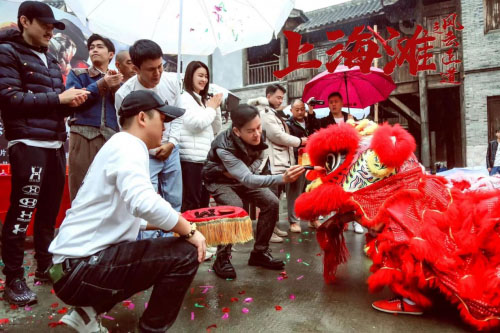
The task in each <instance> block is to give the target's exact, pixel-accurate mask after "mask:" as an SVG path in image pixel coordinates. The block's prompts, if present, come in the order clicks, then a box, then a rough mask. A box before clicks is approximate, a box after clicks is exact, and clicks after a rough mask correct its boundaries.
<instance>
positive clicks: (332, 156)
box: [325, 152, 346, 174]
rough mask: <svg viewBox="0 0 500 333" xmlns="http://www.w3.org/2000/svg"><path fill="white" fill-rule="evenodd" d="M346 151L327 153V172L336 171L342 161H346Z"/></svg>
mask: <svg viewBox="0 0 500 333" xmlns="http://www.w3.org/2000/svg"><path fill="white" fill-rule="evenodd" d="M345 156H346V154H345V153H342V152H337V153H329V154H328V155H326V160H325V169H326V171H327V174H329V173H331V172H333V171H335V169H337V168H338V167H339V166H340V165H341V164H342V163H344V161H345Z"/></svg>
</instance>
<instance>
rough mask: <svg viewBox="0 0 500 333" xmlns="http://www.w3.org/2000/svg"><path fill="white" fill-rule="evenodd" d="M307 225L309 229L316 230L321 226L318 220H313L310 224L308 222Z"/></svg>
mask: <svg viewBox="0 0 500 333" xmlns="http://www.w3.org/2000/svg"><path fill="white" fill-rule="evenodd" d="M308 225H309V228H313V229H318V228H319V226H320V225H321V222H320V221H319V220H314V221H312V222H309V223H308Z"/></svg>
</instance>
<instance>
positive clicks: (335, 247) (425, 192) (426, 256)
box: [295, 125, 500, 330]
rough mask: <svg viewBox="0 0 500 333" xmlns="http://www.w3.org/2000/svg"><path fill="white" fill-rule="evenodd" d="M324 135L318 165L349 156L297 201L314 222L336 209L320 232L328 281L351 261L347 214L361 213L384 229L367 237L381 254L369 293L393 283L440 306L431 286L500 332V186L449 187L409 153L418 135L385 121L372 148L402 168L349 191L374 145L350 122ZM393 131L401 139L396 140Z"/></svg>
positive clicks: (374, 253) (372, 252) (471, 319)
mask: <svg viewBox="0 0 500 333" xmlns="http://www.w3.org/2000/svg"><path fill="white" fill-rule="evenodd" d="M315 135H316V136H313V137H312V138H311V143H312V145H311V146H309V143H308V146H307V150H308V153H309V155H310V157H311V161H312V162H313V163H312V164H313V165H322V163H324V160H325V158H326V155H328V154H329V153H336V152H339V151H341V150H344V151H346V152H347V157H348V158H346V161H345V162H344V164H342V165H341V166H340V167H339V168H338V170H336V171H335V172H332V173H331V174H330V175H326V174H320V173H318V172H316V173H315V174H313V175H312V176H319V177H321V180H322V185H320V186H319V187H317V188H315V189H314V190H312V191H311V192H307V193H304V194H302V195H301V196H299V198H298V199H297V201H296V203H295V210H296V213H297V215H298V216H299V217H301V218H305V219H312V218H314V217H317V216H318V215H328V214H330V213H332V212H333V211H335V212H337V214H336V215H335V216H334V218H332V219H330V220H329V221H327V222H326V223H324V224H323V225H322V226H321V228H319V229H318V234H317V237H318V241H319V243H320V246H321V248H322V249H323V250H324V252H325V256H324V277H325V281H326V282H332V281H333V280H334V278H335V273H336V270H337V267H338V265H339V264H341V263H343V262H345V260H347V249H346V248H345V242H344V240H343V235H342V230H343V228H344V224H345V221H344V220H345V219H344V218H343V214H344V213H348V212H351V211H352V212H354V213H355V215H356V216H357V218H358V219H359V221H360V222H361V223H362V224H363V225H364V226H366V227H369V228H376V229H377V230H378V231H379V233H378V234H376V236H374V237H368V239H367V246H368V252H367V254H368V256H369V257H370V258H371V259H372V260H373V265H372V267H371V268H370V270H371V272H372V273H373V274H372V275H371V276H370V277H369V279H368V285H369V289H370V291H378V290H380V289H382V288H383V287H386V286H387V287H389V288H390V289H391V290H392V291H393V292H394V293H396V294H398V295H400V296H403V297H407V298H409V299H411V300H413V301H414V302H416V303H417V304H418V305H419V306H422V307H427V306H430V305H431V304H432V303H431V302H432V301H431V299H429V298H428V297H427V295H426V292H427V290H428V289H429V288H437V289H439V290H440V291H441V292H442V293H443V294H444V295H446V296H447V298H448V299H449V300H450V301H451V302H452V303H454V304H456V305H457V307H458V309H459V310H460V314H461V316H462V318H463V319H464V321H466V322H467V323H469V324H471V325H473V326H474V327H475V328H476V329H477V330H485V329H498V328H499V326H500V190H496V189H495V190H492V189H482V190H480V191H470V190H467V189H469V188H470V185H469V184H466V183H456V184H453V185H454V187H452V188H450V184H448V183H447V181H446V180H445V179H444V178H442V177H437V176H432V175H426V174H424V173H423V171H422V168H421V165H420V164H419V163H418V161H417V160H416V158H415V156H414V155H413V154H412V152H411V150H410V148H412V147H413V144H412V140H409V139H408V135H409V134H408V133H406V132H405V131H404V130H403V129H401V128H399V127H395V128H393V127H390V126H388V125H384V126H382V127H381V129H380V128H379V130H378V131H377V132H375V134H374V136H373V137H372V142H371V144H370V148H371V149H373V151H375V152H376V154H377V156H378V157H379V160H380V161H381V162H382V163H384V164H386V165H392V166H393V167H395V168H396V172H397V173H396V174H395V175H392V176H390V177H387V178H384V179H382V180H380V181H378V182H376V183H374V184H371V185H368V186H366V187H364V188H362V189H360V190H357V191H354V192H346V191H344V189H343V186H342V184H343V181H344V178H342V175H343V174H345V173H346V172H349V170H350V168H351V166H352V165H353V164H354V163H357V162H358V160H357V159H356V157H357V156H360V154H361V153H362V152H363V151H365V150H364V149H366V147H362V141H359V139H358V140H357V144H359V145H360V146H359V147H353V143H354V142H356V137H355V136H353V135H350V131H349V129H348V128H347V127H345V126H341V125H340V126H339V125H334V126H331V127H329V128H327V129H326V130H323V131H320V132H319V133H318V134H315ZM391 136H394V137H396V143H395V144H394V143H393V142H392V140H391ZM336 141H340V142H336ZM349 156H351V159H349ZM352 156H353V157H352ZM339 170H340V171H339ZM337 172H338V173H337ZM344 216H347V215H344Z"/></svg>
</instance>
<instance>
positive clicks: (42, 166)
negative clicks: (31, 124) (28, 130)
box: [2, 143, 66, 282]
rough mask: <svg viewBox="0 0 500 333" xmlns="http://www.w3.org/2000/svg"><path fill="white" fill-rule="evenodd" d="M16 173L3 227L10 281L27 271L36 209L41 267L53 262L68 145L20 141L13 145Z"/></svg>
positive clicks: (11, 152) (4, 256)
mask: <svg viewBox="0 0 500 333" xmlns="http://www.w3.org/2000/svg"><path fill="white" fill-rule="evenodd" d="M9 160H10V165H11V173H12V192H11V194H10V206H9V210H8V212H7V216H6V218H5V223H4V225H3V228H2V260H3V262H4V264H5V267H4V269H3V273H4V274H5V276H6V279H7V282H9V281H11V280H13V279H14V278H17V277H19V278H22V277H23V275H24V269H23V259H24V241H25V238H26V230H27V229H28V224H29V222H30V220H31V217H32V215H33V213H34V212H35V209H36V215H35V228H34V241H35V259H36V261H37V268H38V270H41V271H43V270H45V269H47V268H48V267H49V265H50V264H51V263H52V254H50V253H49V252H48V248H49V245H50V243H51V242H52V239H53V238H54V227H55V223H56V218H57V214H58V213H59V207H60V205H61V198H62V194H63V190H64V182H65V173H66V155H65V153H64V148H63V147H61V148H60V149H48V148H39V147H32V146H27V145H25V144H23V143H16V144H15V145H13V146H12V147H10V148H9Z"/></svg>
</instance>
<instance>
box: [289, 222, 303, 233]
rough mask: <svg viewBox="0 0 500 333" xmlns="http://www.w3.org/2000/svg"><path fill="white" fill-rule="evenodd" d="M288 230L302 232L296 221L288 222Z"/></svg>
mask: <svg viewBox="0 0 500 333" xmlns="http://www.w3.org/2000/svg"><path fill="white" fill-rule="evenodd" d="M290 231H291V232H296V233H299V234H300V233H301V232H302V228H300V223H298V222H295V223H290Z"/></svg>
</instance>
